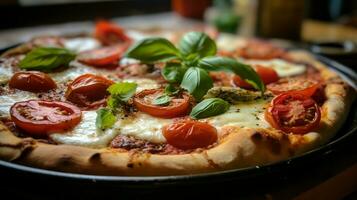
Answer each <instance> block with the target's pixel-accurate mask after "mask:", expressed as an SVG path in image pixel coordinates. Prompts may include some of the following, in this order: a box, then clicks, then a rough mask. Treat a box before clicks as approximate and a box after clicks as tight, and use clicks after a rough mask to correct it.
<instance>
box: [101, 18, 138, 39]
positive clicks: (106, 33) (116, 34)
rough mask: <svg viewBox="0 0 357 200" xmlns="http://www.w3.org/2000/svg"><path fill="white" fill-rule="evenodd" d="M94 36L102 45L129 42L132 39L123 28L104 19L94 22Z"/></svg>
mask: <svg viewBox="0 0 357 200" xmlns="http://www.w3.org/2000/svg"><path fill="white" fill-rule="evenodd" d="M94 36H95V37H96V38H97V39H98V40H99V41H101V42H102V43H103V44H104V45H112V44H118V43H123V42H129V43H130V42H131V41H132V39H131V38H130V37H128V36H127V35H126V34H125V32H124V30H123V28H121V27H120V26H118V25H116V24H114V23H110V22H108V21H105V20H101V21H98V22H97V23H96V24H95V32H94Z"/></svg>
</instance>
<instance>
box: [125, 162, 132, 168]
mask: <svg viewBox="0 0 357 200" xmlns="http://www.w3.org/2000/svg"><path fill="white" fill-rule="evenodd" d="M126 166H127V167H128V168H134V164H133V163H128V164H127V165H126Z"/></svg>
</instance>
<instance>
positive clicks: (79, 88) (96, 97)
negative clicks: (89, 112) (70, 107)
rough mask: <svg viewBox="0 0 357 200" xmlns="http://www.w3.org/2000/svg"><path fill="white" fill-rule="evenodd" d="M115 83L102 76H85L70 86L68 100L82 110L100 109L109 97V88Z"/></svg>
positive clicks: (78, 78) (75, 80) (67, 93)
mask: <svg viewBox="0 0 357 200" xmlns="http://www.w3.org/2000/svg"><path fill="white" fill-rule="evenodd" d="M112 84H114V82H113V81H111V80H109V79H106V78H104V77H102V76H97V75H93V74H84V75H81V76H79V77H77V78H76V79H74V81H73V82H72V83H71V84H69V86H68V88H67V91H66V94H65V96H66V99H67V100H68V101H70V102H72V103H74V104H76V105H78V106H79V107H82V108H90V109H93V108H98V107H99V106H102V105H105V103H106V97H107V96H108V92H107V88H108V87H109V86H110V85H112Z"/></svg>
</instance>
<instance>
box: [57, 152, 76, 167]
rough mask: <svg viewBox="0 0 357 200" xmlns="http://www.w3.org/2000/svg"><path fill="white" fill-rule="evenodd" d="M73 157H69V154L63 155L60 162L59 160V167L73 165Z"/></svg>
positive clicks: (59, 159)
mask: <svg viewBox="0 0 357 200" xmlns="http://www.w3.org/2000/svg"><path fill="white" fill-rule="evenodd" d="M72 159H73V158H72V156H71V155H69V154H63V155H61V156H60V157H59V158H58V160H57V163H58V165H60V166H68V165H71V164H72Z"/></svg>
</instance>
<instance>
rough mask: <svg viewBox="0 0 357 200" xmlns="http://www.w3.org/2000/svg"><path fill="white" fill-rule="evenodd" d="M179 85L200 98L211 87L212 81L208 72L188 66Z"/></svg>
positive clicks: (196, 97)
mask: <svg viewBox="0 0 357 200" xmlns="http://www.w3.org/2000/svg"><path fill="white" fill-rule="evenodd" d="M181 87H182V88H184V89H186V90H187V91H188V92H189V93H190V94H192V95H193V96H194V97H195V99H196V100H197V101H198V100H200V99H201V98H202V97H203V96H204V95H205V94H206V92H207V91H208V90H209V89H210V88H212V87H213V81H212V79H211V77H210V76H209V75H208V73H207V72H206V71H205V70H203V69H201V68H198V67H190V68H189V69H188V70H187V71H186V73H185V75H184V76H183V79H182V82H181Z"/></svg>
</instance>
